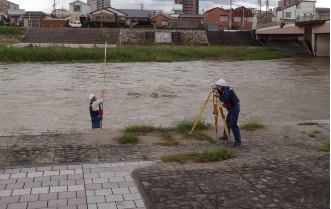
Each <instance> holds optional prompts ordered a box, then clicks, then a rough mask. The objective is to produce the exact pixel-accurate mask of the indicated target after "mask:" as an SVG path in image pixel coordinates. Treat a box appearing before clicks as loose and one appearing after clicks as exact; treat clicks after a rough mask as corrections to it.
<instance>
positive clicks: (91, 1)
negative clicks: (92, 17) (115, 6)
mask: <svg viewBox="0 0 331 209" xmlns="http://www.w3.org/2000/svg"><path fill="white" fill-rule="evenodd" d="M87 4H88V5H90V6H91V10H92V12H94V11H96V10H99V9H103V8H108V7H110V6H111V0H87Z"/></svg>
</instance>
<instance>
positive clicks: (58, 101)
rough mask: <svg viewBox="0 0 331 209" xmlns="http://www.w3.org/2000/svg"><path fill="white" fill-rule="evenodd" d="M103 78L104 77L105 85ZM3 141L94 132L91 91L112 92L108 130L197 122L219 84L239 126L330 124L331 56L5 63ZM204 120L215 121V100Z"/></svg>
mask: <svg viewBox="0 0 331 209" xmlns="http://www.w3.org/2000/svg"><path fill="white" fill-rule="evenodd" d="M104 72H106V76H105V81H106V82H105V83H104ZM0 75H1V78H0V79H1V81H0V96H1V106H0V118H1V123H0V136H1V135H12V134H35V133H41V132H85V131H90V130H91V123H90V116H89V110H88V104H89V100H88V96H89V94H90V93H95V94H96V95H97V96H99V95H100V92H101V90H102V89H103V88H104V89H105V90H106V99H105V104H104V109H105V116H104V121H103V128H104V129H107V130H115V129H121V128H125V127H126V126H128V125H141V124H149V125H155V126H162V127H168V126H174V125H176V124H177V123H178V122H179V121H182V120H184V119H190V120H192V119H195V118H196V117H197V115H198V113H199V111H200V110H201V107H202V105H203V102H204V101H205V100H206V98H207V95H208V93H209V92H210V91H211V85H212V84H213V83H215V82H216V81H217V80H218V79H219V78H223V79H224V80H225V81H226V82H227V84H228V85H229V86H231V87H233V88H234V90H235V91H236V93H237V95H238V96H239V98H240V100H241V102H240V104H241V113H240V117H239V123H241V124H243V123H245V122H247V121H250V120H257V121H260V122H262V123H264V124H273V123H287V122H295V121H306V120H319V121H320V120H322V121H329V118H330V58H329V57H328V58H316V57H314V58H311V57H304V58H293V59H280V60H269V61H237V62H221V61H219V62H218V61H194V62H170V63H156V62H148V63H109V64H107V66H106V67H104V64H103V63H96V64H80V63H77V64H52V63H49V64H44V63H42V64H41V63H19V64H0ZM202 119H203V120H205V121H206V122H208V123H212V124H213V123H214V120H213V114H212V101H211V100H210V101H209V103H208V105H207V107H206V109H205V111H204V113H203V114H202Z"/></svg>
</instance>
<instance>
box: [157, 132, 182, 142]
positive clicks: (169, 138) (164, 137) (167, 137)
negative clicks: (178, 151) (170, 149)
mask: <svg viewBox="0 0 331 209" xmlns="http://www.w3.org/2000/svg"><path fill="white" fill-rule="evenodd" d="M161 131H162V140H163V141H162V142H158V143H157V144H158V145H162V146H176V145H178V144H179V141H177V140H176V138H175V137H174V136H173V135H172V134H171V133H170V131H169V130H167V129H162V130H161Z"/></svg>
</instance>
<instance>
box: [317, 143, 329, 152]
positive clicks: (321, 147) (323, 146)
mask: <svg viewBox="0 0 331 209" xmlns="http://www.w3.org/2000/svg"><path fill="white" fill-rule="evenodd" d="M317 148H318V150H320V151H322V152H330V140H325V141H323V142H322V143H321V144H319V145H318V146H317Z"/></svg>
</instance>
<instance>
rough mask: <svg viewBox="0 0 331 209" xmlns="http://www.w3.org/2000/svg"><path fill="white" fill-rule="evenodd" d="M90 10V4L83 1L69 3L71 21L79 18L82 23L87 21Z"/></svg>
mask: <svg viewBox="0 0 331 209" xmlns="http://www.w3.org/2000/svg"><path fill="white" fill-rule="evenodd" d="M90 12H91V7H90V5H88V4H86V3H84V2H82V1H78V0H77V1H74V2H71V3H70V4H69V13H70V21H77V20H79V21H80V22H81V23H82V24H84V23H85V22H87V19H88V17H89V15H90Z"/></svg>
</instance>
